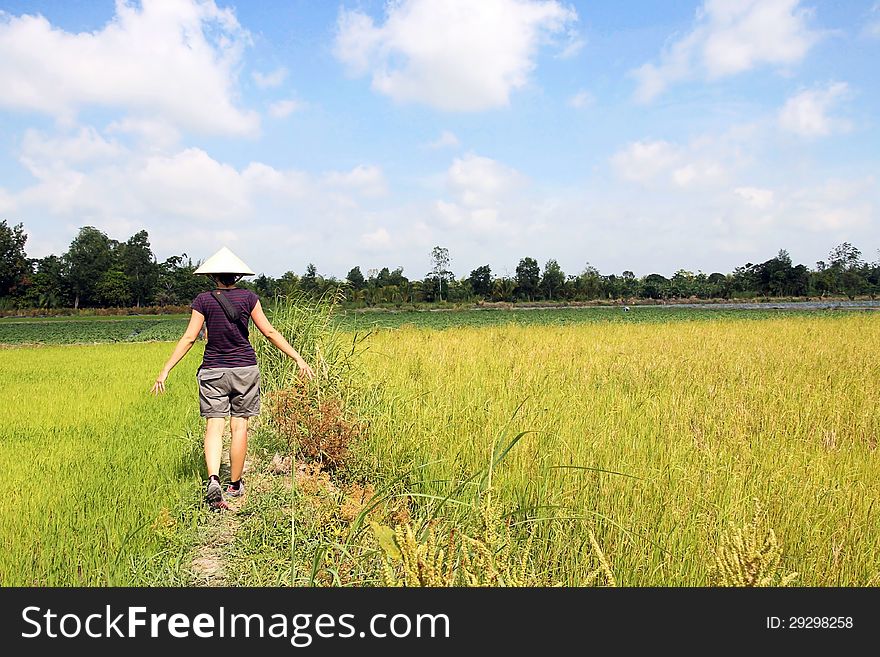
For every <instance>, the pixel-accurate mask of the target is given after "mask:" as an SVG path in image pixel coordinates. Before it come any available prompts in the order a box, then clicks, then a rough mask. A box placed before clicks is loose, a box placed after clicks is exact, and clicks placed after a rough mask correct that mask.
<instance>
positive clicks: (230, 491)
mask: <svg viewBox="0 0 880 657" xmlns="http://www.w3.org/2000/svg"><path fill="white" fill-rule="evenodd" d="M226 494H227V495H229V497H241V496H242V495H244V479H242V480H241V481H240V482H239V484H238V488H233V487H232V484H229V485H228V486H227V487H226Z"/></svg>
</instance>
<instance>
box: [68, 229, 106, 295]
mask: <svg viewBox="0 0 880 657" xmlns="http://www.w3.org/2000/svg"><path fill="white" fill-rule="evenodd" d="M63 257H64V259H65V260H66V262H67V267H68V271H69V278H70V285H71V287H72V288H73V294H74V301H73V307H74V308H79V306H80V303H83V304H84V305H94V304H95V303H96V302H97V301H98V299H97V286H98V283H99V282H100V281H101V278H102V277H103V276H104V274H106V273H107V272H108V271H109V270H110V267H111V266H112V265H113V243H112V242H111V240H110V238H108V237H107V235H105V234H104V233H103V232H102V231H100V230H98V229H97V228H95V227H93V226H85V227H83V228H80V229H79V234H77V236H76V237H75V238H73V241H72V242H71V243H70V248H69V249H68V250H67V253H65V254H64V256H63Z"/></svg>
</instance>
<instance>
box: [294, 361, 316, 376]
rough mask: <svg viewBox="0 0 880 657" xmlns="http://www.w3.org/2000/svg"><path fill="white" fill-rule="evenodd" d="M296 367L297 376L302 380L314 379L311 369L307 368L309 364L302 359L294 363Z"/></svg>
mask: <svg viewBox="0 0 880 657" xmlns="http://www.w3.org/2000/svg"><path fill="white" fill-rule="evenodd" d="M296 364H297V366H298V367H299V375H300V376H301V377H304V378H308V379H314V378H315V373H314V372H313V371H312V368H311V367H309V364H308V363H307V362H306V361H304V360H303V359H302V358H300V359H299V360H297V361H296Z"/></svg>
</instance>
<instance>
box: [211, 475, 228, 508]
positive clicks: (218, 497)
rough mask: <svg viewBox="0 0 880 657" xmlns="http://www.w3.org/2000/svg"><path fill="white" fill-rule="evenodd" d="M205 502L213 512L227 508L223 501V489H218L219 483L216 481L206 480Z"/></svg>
mask: <svg viewBox="0 0 880 657" xmlns="http://www.w3.org/2000/svg"><path fill="white" fill-rule="evenodd" d="M205 502H207V504H208V506H210V507H211V508H212V509H214V510H215V511H218V510H220V509H227V508H229V507H228V506H227V505H226V502H224V501H223V489H222V488H221V487H220V482H219V481H217V480H216V479H209V480H208V488H207V491H206V493H205Z"/></svg>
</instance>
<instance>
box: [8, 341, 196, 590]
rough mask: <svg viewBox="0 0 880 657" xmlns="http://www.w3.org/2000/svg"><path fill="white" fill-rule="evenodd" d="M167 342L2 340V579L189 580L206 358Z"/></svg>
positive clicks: (88, 582)
mask: <svg viewBox="0 0 880 657" xmlns="http://www.w3.org/2000/svg"><path fill="white" fill-rule="evenodd" d="M169 346H170V345H169V344H168V343H153V344H125V345H94V346H92V345H89V346H75V347H42V348H15V349H3V350H0V399H2V400H3V404H2V406H0V471H2V472H3V488H4V495H3V498H4V499H3V504H2V505H0V538H2V541H0V542H2V545H3V550H2V551H0V584H2V585H4V586H35V585H36V586H43V585H46V586H93V585H104V586H108V585H110V586H116V585H148V584H168V583H174V582H176V581H180V579H179V578H180V577H181V572H180V566H181V564H180V563H179V562H178V560H177V559H178V556H177V555H178V553H179V551H177V550H172V549H170V548H171V547H172V546H173V544H174V541H175V537H174V536H173V533H174V532H178V531H181V530H183V529H185V527H183V526H178V525H185V524H186V520H185V518H182V517H181V518H174V517H173V513H175V512H176V510H177V508H178V507H179V506H180V504H181V500H184V499H192V498H193V497H194V494H197V492H198V491H199V490H200V481H201V475H200V474H199V466H200V462H201V453H200V452H201V434H200V429H199V423H198V420H199V417H198V407H197V406H194V405H193V387H192V383H193V381H194V380H195V369H196V367H197V366H198V360H197V359H196V358H190V359H187V360H185V361H184V362H183V363H181V364H180V365H179V366H178V369H177V370H175V372H174V373H173V374H172V378H170V379H169V383H170V384H171V385H169V387H168V392H167V393H166V395H165V396H164V397H163V398H162V399H154V398H152V397H151V396H150V395H149V394H148V391H149V387H150V384H151V383H152V381H153V379H154V378H155V376H156V373H157V371H158V369H157V368H161V363H162V362H163V361H164V359H165V358H167V357H168V353H169Z"/></svg>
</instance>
